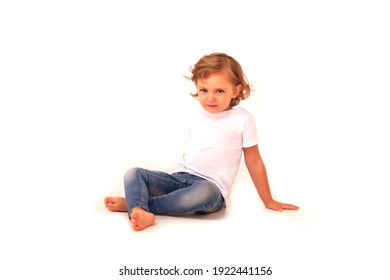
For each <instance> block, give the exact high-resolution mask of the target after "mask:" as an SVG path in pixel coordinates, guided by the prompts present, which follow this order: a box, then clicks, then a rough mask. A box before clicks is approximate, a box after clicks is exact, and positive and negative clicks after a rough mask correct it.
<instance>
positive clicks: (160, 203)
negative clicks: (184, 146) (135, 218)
mask: <svg viewBox="0 0 390 280" xmlns="http://www.w3.org/2000/svg"><path fill="white" fill-rule="evenodd" d="M124 185H125V196H126V203H127V208H128V212H129V215H130V213H131V211H132V209H133V208H135V207H140V208H143V209H145V210H146V211H148V212H151V213H153V214H155V215H169V214H209V213H214V212H217V211H219V210H221V209H223V208H225V200H224V198H223V197H222V195H221V192H220V190H219V188H218V186H217V185H216V184H214V183H213V182H210V181H207V180H206V179H203V178H200V177H198V176H195V175H192V174H189V173H185V172H177V173H173V174H168V173H165V172H160V171H151V170H147V169H143V168H132V169H130V170H128V171H127V172H126V174H125V176H124Z"/></svg>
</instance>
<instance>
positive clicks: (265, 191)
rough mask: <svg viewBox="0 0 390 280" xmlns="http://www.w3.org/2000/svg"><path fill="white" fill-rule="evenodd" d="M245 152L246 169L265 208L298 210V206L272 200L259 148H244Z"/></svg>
mask: <svg viewBox="0 0 390 280" xmlns="http://www.w3.org/2000/svg"><path fill="white" fill-rule="evenodd" d="M243 150H244V158H245V164H246V167H247V168H248V171H249V174H250V176H251V178H252V181H253V183H254V185H255V187H256V190H257V193H258V194H259V196H260V198H261V200H262V201H263V203H264V205H265V207H267V208H268V209H272V210H276V211H282V210H298V209H299V207H298V206H295V205H292V204H286V203H281V202H278V201H275V200H274V199H273V198H272V195H271V190H270V188H269V184H268V177H267V172H266V170H265V166H264V163H263V160H262V159H261V156H260V152H259V148H258V146H257V145H255V146H252V147H249V148H244V149H243Z"/></svg>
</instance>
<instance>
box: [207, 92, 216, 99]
mask: <svg viewBox="0 0 390 280" xmlns="http://www.w3.org/2000/svg"><path fill="white" fill-rule="evenodd" d="M207 100H208V101H214V100H215V94H214V93H212V92H210V93H209V94H208V95H207Z"/></svg>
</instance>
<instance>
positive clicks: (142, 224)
mask: <svg viewBox="0 0 390 280" xmlns="http://www.w3.org/2000/svg"><path fill="white" fill-rule="evenodd" d="M155 220H156V216H155V215H154V214H152V213H149V212H147V211H145V210H144V209H142V208H134V209H133V210H132V211H131V214H130V221H131V226H132V228H133V229H134V230H136V231H138V230H143V229H145V228H147V227H150V226H151V225H153V224H154V222H155Z"/></svg>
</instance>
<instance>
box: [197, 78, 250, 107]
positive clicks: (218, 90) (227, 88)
mask: <svg viewBox="0 0 390 280" xmlns="http://www.w3.org/2000/svg"><path fill="white" fill-rule="evenodd" d="M227 77H228V76H227V74H225V73H224V72H217V73H213V74H210V75H209V76H208V77H207V78H204V79H199V80H197V81H196V89H197V92H198V99H199V103H200V105H201V106H202V107H203V108H204V109H205V110H206V111H207V112H209V113H219V112H223V111H226V110H230V109H231V108H232V107H231V106H230V101H231V100H232V99H233V98H236V97H237V96H238V94H239V93H240V90H241V88H242V86H241V85H238V86H234V85H233V84H232V83H231V82H230V81H229V80H228V78H227Z"/></svg>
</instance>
